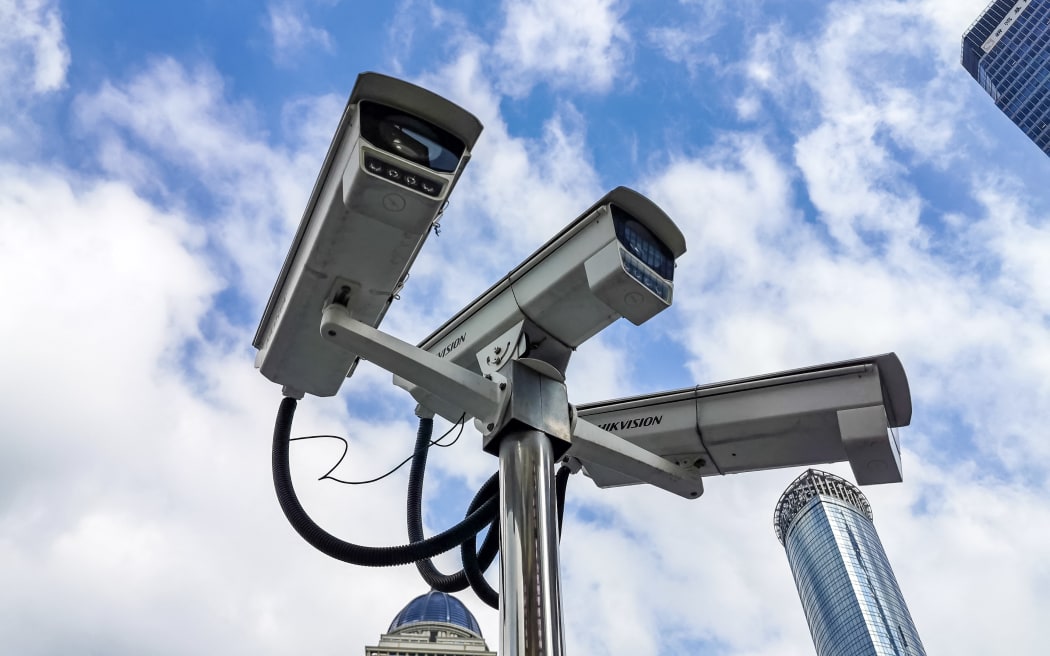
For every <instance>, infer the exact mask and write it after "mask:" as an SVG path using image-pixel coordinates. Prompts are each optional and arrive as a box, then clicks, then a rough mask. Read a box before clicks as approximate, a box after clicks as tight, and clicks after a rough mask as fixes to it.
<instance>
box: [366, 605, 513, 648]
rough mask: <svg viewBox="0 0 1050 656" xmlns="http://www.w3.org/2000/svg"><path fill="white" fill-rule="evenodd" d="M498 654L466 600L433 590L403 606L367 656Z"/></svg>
mask: <svg viewBox="0 0 1050 656" xmlns="http://www.w3.org/2000/svg"><path fill="white" fill-rule="evenodd" d="M453 654H473V655H476V656H496V652H494V651H489V648H488V645H486V644H485V639H484V638H483V637H482V636H481V627H480V626H479V625H478V621H477V620H476V619H474V615H473V614H471V612H470V611H469V610H467V607H466V606H464V605H463V602H462V601H460V600H459V599H456V598H455V597H453V596H452V595H450V594H446V593H444V592H438V591H437V590H431V591H430V592H428V593H426V594H422V595H420V596H418V597H416V598H415V599H413V600H412V601H410V602H408V604H407V605H406V606H405V607H404V608H402V609H401V612H399V613H398V614H397V615H396V616H395V617H394V620H393V621H392V622H391V623H390V628H388V629H387V631H386V633H384V634H383V635H381V636H379V644H378V645H375V646H371V647H365V656H451V655H453Z"/></svg>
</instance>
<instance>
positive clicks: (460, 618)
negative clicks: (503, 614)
mask: <svg viewBox="0 0 1050 656" xmlns="http://www.w3.org/2000/svg"><path fill="white" fill-rule="evenodd" d="M419 622H445V623H447V624H455V625H456V626H461V627H463V628H464V629H467V630H468V631H471V632H473V633H476V634H477V635H478V636H480V635H481V627H480V626H478V621H477V620H476V619H474V616H473V615H471V614H470V611H469V610H467V607H466V606H464V605H463V602H462V601H460V600H459V599H456V598H455V597H453V596H452V595H450V594H446V593H444V592H438V591H437V590H431V591H430V592H428V593H426V594H424V595H419V596H418V597H416V598H415V599H413V600H412V601H410V602H408V605H407V606H405V607H404V608H402V609H401V612H400V613H398V614H397V617H395V618H394V621H393V622H391V623H390V628H389V629H387V633H391V632H392V631H394V630H395V629H398V628H401V627H403V626H406V625H408V624H417V623H419Z"/></svg>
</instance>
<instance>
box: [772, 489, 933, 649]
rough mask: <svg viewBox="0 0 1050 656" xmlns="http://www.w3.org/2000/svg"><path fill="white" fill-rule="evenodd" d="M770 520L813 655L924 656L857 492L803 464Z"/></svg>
mask: <svg viewBox="0 0 1050 656" xmlns="http://www.w3.org/2000/svg"><path fill="white" fill-rule="evenodd" d="M773 522H774V526H775V528H776V532H777V538H779V539H780V543H781V544H782V545H784V550H785V551H786V552H787V557H788V563H790V564H791V573H792V574H793V575H794V577H795V585H796V586H797V587H798V596H799V598H800V599H801V600H802V609H803V611H805V613H806V621H807V622H809V632H810V635H812V636H813V645H814V646H815V647H816V648H817V656H925V654H926V650H925V649H923V646H922V641H921V640H919V633H918V631H916V630H915V624H914V623H913V622H912V619H911V614H910V613H909V612H908V606H907V605H906V604H905V603H904V596H903V595H901V590H900V587H899V586H898V585H897V579H896V578H894V576H893V569H892V568H891V567H890V561H889V560H888V559H887V558H886V552H885V551H884V550H883V548H882V542H881V541H879V535H878V533H876V532H875V525H874V524H873V523H872V516H871V506H870V505H868V500H867V499H866V498H864V495H863V494H861V491H860V490H858V489H857V488H856V487H855V486H854V485H853V484H851V483H850V482H849V481H846V480H843V479H841V478H839V477H838V476H834V475H832V474H829V473H827V472H822V471H817V470H815V469H809V470H807V471H806V472H805V473H804V474H802V475H801V476H799V477H798V478H796V479H795V480H794V481H793V482H792V483H791V485H789V486H788V488H787V490H785V491H784V494H783V495H781V497H780V501H778V502H777V508H776V511H775V512H774V514H773Z"/></svg>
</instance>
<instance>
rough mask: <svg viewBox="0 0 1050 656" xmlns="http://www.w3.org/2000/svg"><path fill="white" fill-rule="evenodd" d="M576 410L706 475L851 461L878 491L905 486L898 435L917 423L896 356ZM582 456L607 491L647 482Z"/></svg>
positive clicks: (583, 417)
mask: <svg viewBox="0 0 1050 656" xmlns="http://www.w3.org/2000/svg"><path fill="white" fill-rule="evenodd" d="M576 412H577V417H578V419H577V421H585V422H589V423H590V424H593V425H595V426H597V427H598V428H600V429H602V430H604V431H608V432H611V433H613V434H615V435H618V436H620V437H622V438H624V439H625V440H627V441H628V442H631V443H633V444H635V445H637V446H640V447H642V448H644V449H646V450H647V451H649V452H652V453H655V454H657V455H659V456H662V457H663V458H665V459H667V460H669V461H671V462H672V463H675V464H677V465H679V466H681V467H683V468H686V469H689V470H692V471H694V472H695V473H698V474H699V475H701V476H713V475H718V474H732V473H737V472H745V471H755V470H759V469H773V468H778V467H792V466H808V465H815V464H822V463H829V462H840V461H843V460H848V461H849V463H850V466H851V467H852V469H853V473H854V475H855V476H856V478H857V482H858V483H859V484H861V485H871V484H877V483H897V482H900V481H901V480H902V473H901V461H900V442H899V439H898V436H897V430H896V429H897V428H898V427H900V426H907V425H908V424H909V423H910V422H911V394H910V392H909V390H908V379H907V377H906V375H905V373H904V368H903V367H902V366H901V363H900V360H899V359H898V358H897V356H896V355H895V354H893V353H888V354H885V355H878V356H874V357H870V358H862V359H857V360H849V361H846V362H837V363H833V364H826V365H821V366H817V367H808V368H805V369H796V370H793V371H787V372H783V373H776V374H767V375H764V376H756V377H754V378H747V379H743V380H735V381H730V382H725V383H716V384H712V385H702V386H699V387H694V388H688V389H683V390H677V391H671V392H662V393H658V394H651V395H646V396H638V397H633V398H628V399H619V400H614V401H606V402H601V403H589V404H586V405H581V406H579V407H577V408H576ZM584 437H586V436H584ZM573 439H574V440H575V439H576V435H575V433H574V437H573ZM569 455H570V456H571V455H573V452H572V449H570V451H569ZM581 460H583V467H584V470H585V471H586V473H587V474H588V475H589V476H590V477H591V478H592V479H594V481H595V483H596V484H597V485H598V486H599V487H611V486H616V485H630V484H634V483H640V482H646V481H640V480H638V479H637V478H635V477H631V476H628V475H625V474H624V473H623V472H621V471H617V469H616V468H613V467H609V466H608V465H607V463H603V464H598V463H588V462H587V461H586V460H585V459H583V458H581Z"/></svg>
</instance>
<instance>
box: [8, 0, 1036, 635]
mask: <svg viewBox="0 0 1050 656" xmlns="http://www.w3.org/2000/svg"><path fill="white" fill-rule="evenodd" d="M985 4H986V3H985V2H984V0H910V1H897V0H867V1H865V2H860V1H847V0H824V1H820V2H817V1H802V2H786V1H779V0H767V1H765V2H761V1H758V0H740V1H737V2H730V1H729V0H707V1H701V0H680V1H671V0H662V1H660V2H645V3H642V2H634V3H631V2H626V1H623V0H619V1H618V0H503V1H502V2H476V1H468V0H458V1H453V2H437V1H433V2H427V1H422V0H420V1H414V0H406V1H403V2H391V3H358V2H345V1H344V2H339V1H337V0H317V1H309V0H286V1H283V2H272V3H255V2H216V1H214V0H206V1H203V2H181V3H177V4H176V3H141V2H101V1H98V0H82V1H79V2H75V3H60V2H53V1H48V0H0V117H3V118H2V119H0V301H2V306H0V307H3V310H2V311H0V338H2V341H0V343H3V344H4V345H5V348H3V349H2V350H0V370H2V371H3V372H4V376H3V380H4V394H3V395H2V396H0V413H2V416H3V417H4V419H5V430H4V440H3V444H4V445H5V446H6V447H7V448H6V452H5V455H4V457H3V458H2V459H0V635H3V636H4V643H5V649H7V650H9V651H10V652H11V653H18V654H54V653H71V652H75V653H100V654H101V653H105V654H123V653H128V654H132V653H134V654H139V653H155V654H185V653H228V654H239V653H253V654H287V653H302V652H306V651H310V652H312V653H317V654H329V653H331V654H335V653H347V652H350V653H353V652H354V651H356V650H360V649H362V647H363V645H364V644H366V643H372V641H374V640H375V639H376V637H377V636H378V634H379V632H380V631H381V630H383V629H385V628H386V626H387V625H388V624H389V621H390V618H392V617H393V616H394V615H395V614H396V613H397V611H398V610H399V609H400V608H401V607H402V606H403V604H404V603H405V602H407V601H408V600H409V599H410V598H411V597H413V596H415V595H416V594H418V593H420V592H422V591H423V584H422V583H421V582H420V581H419V580H418V578H417V575H416V573H415V571H414V569H413V568H410V567H403V568H393V569H384V570H369V569H363V568H355V567H351V566H348V565H344V564H341V563H338V562H335V561H331V560H329V559H327V558H326V557H324V556H322V555H320V554H318V553H316V552H314V551H313V550H312V549H311V548H310V547H308V546H307V545H306V544H305V543H303V542H301V541H300V540H299V538H298V536H296V535H295V534H294V533H293V532H292V530H291V529H290V528H289V527H288V526H287V524H286V522H285V520H284V518H283V516H282V515H281V513H280V510H279V508H278V506H277V504H276V501H275V499H274V496H273V492H272V489H271V482H270V472H269V436H270V432H271V430H272V421H273V416H274V414H275V412H276V407H277V403H278V401H279V399H280V390H279V389H278V388H277V386H275V385H273V384H272V383H270V382H269V381H267V380H265V379H264V378H263V377H262V376H260V375H259V374H258V372H256V371H255V370H254V369H253V366H252V362H253V359H254V351H253V349H252V348H251V339H252V335H253V333H254V330H255V327H256V323H257V321H258V317H259V316H260V314H261V311H262V308H263V306H264V304H265V301H266V298H267V296H268V294H269V292H270V288H271V286H272V285H273V282H274V280H275V278H276V275H277V272H278V271H279V269H280V265H281V262H282V259H283V257H284V254H285V251H286V249H287V247H288V244H289V243H290V240H291V235H292V233H293V232H294V229H295V227H296V225H297V224H298V221H299V218H300V216H301V213H302V210H303V207H304V205H305V203H306V200H307V197H308V195H309V192H310V189H311V187H312V185H313V182H314V178H315V176H316V174H317V170H318V168H319V167H320V164H321V161H322V159H323V157H324V153H325V151H326V148H327V146H328V142H329V140H330V139H331V135H332V132H333V130H334V128H335V125H336V123H337V122H338V119H339V114H340V112H341V110H342V107H343V104H344V103H345V101H346V97H347V95H348V94H349V91H350V88H351V87H352V85H353V81H354V79H355V77H356V75H357V74H358V73H359V72H362V71H368V70H375V71H379V72H384V73H388V74H392V75H397V76H400V77H403V78H405V79H408V80H411V81H414V82H416V83H419V84H422V85H424V86H426V87H428V88H430V89H432V90H434V91H436V92H438V93H440V94H441V95H444V96H446V97H448V98H450V99H452V100H454V101H455V102H457V103H458V104H460V105H461V106H463V107H464V108H466V109H467V110H469V111H471V112H473V113H474V114H475V115H477V116H478V117H479V118H480V119H481V121H482V123H483V124H484V125H485V130H484V132H483V133H482V135H481V138H480V139H479V141H478V143H477V146H476V148H475V150H474V153H473V160H472V162H471V164H470V165H469V166H468V168H467V172H466V174H465V176H464V177H463V179H462V180H461V182H460V183H459V185H458V186H457V188H456V190H455V192H454V193H453V196H452V199H451V204H450V206H449V208H448V211H447V212H446V215H445V218H444V219H443V220H442V226H443V229H442V233H441V236H440V237H436V238H431V239H430V240H428V242H427V244H426V247H425V248H424V251H423V253H422V255H421V256H420V258H419V260H418V261H417V263H416V264H415V266H414V268H413V271H412V278H411V280H410V282H409V285H408V286H407V287H406V289H405V291H404V292H403V294H402V300H401V301H400V302H398V303H396V304H395V305H394V306H393V308H392V309H391V311H390V312H389V314H388V316H387V318H386V320H385V322H384V324H383V328H384V329H385V330H388V331H390V332H391V333H393V334H396V335H398V336H400V337H403V338H404V339H407V340H410V341H416V340H418V339H420V338H421V337H423V336H425V335H426V334H428V333H429V332H430V331H431V329H432V328H433V327H435V326H437V325H438V324H439V323H440V322H441V321H443V320H444V319H445V318H447V317H448V316H449V315H450V314H451V313H452V312H454V311H456V310H457V309H459V308H460V307H462V306H463V305H464V304H465V303H466V302H468V301H469V300H471V299H472V298H474V297H475V296H476V295H477V294H478V293H479V292H481V291H483V290H484V289H485V288H487V286H488V285H489V284H491V282H493V281H494V280H496V279H497V278H498V277H499V276H501V275H502V274H503V273H504V272H505V271H506V270H507V269H508V268H509V267H510V266H512V265H514V264H516V263H517V262H518V261H519V260H520V259H521V258H522V257H523V256H524V255H526V254H528V253H529V252H531V251H532V250H534V249H535V248H536V247H537V246H538V245H539V244H541V243H543V242H544V241H546V239H547V238H548V237H549V236H550V235H551V234H553V233H554V232H555V231H556V230H557V229H559V228H560V227H562V226H563V225H564V224H565V223H566V222H567V221H568V220H570V219H571V218H573V217H575V216H577V215H578V214H579V212H580V211H582V210H583V209H585V208H586V207H588V206H589V205H591V204H592V203H593V202H594V200H595V199H597V198H598V197H600V196H601V195H602V194H603V193H604V192H606V191H608V190H609V189H611V188H613V187H615V186H617V185H621V184H622V185H627V186H631V187H633V188H635V189H638V190H639V191H642V192H643V193H645V194H646V195H648V196H650V197H651V198H652V199H653V200H655V201H656V202H657V203H658V204H659V205H660V206H661V207H663V208H664V209H665V210H666V211H667V213H668V214H669V215H670V216H671V217H672V218H673V219H674V220H675V221H676V223H678V225H679V226H680V228H681V229H682V231H683V232H684V234H685V236H686V239H687V242H688V246H689V251H688V252H687V253H686V255H685V256H684V257H683V258H682V259H681V260H680V261H679V267H678V270H677V273H676V281H677V286H676V290H675V304H674V306H673V307H672V308H671V309H669V310H668V311H666V312H664V313H662V314H660V315H659V316H657V317H656V318H654V319H653V320H652V321H650V322H648V323H647V324H646V325H644V326H642V327H634V326H631V325H629V324H626V323H625V322H620V323H617V324H615V325H614V326H612V327H610V328H609V329H607V330H606V331H604V332H603V333H602V334H601V335H600V336H598V337H596V338H594V339H592V340H591V341H590V342H588V343H587V344H586V345H584V346H583V347H582V348H581V349H580V350H579V352H578V353H577V354H576V355H575V356H574V358H573V363H572V365H571V366H570V369H569V373H568V384H569V394H570V400H572V401H573V402H577V403H580V402H585V401H592V400H598V399H603V398H610V397H615V396H622V395H625V394H630V393H641V392H649V391H658V390H662V389H670V388H677V387H683V386H687V385H691V384H695V383H707V382H714V381H718V380H723V379H728V378H735V377H741V376H748V375H755V374H759V373H765V372H771V371H777V370H781V369H787V368H793V367H800V366H807V365H811V364H817V363H821V362H827V361H835V360H841V359H847V358H852V357H859V356H864V355H871V354H875V353H882V352H887V351H895V352H897V353H898V354H899V356H900V358H901V360H902V362H903V363H904V366H905V368H906V370H907V372H908V376H909V381H910V384H911V389H912V395H913V401H914V408H915V411H914V415H913V421H912V425H911V426H910V427H908V428H905V429H902V431H901V440H902V445H903V448H904V471H905V482H904V483H903V484H900V485H893V486H880V487H869V488H866V489H865V490H864V491H865V493H866V494H867V496H868V498H869V500H870V501H871V504H872V507H873V511H874V514H875V522H876V527H877V528H878V530H879V533H880V535H881V536H882V539H883V542H884V544H885V546H886V550H887V552H888V554H889V557H890V560H891V562H892V563H893V565H894V567H895V570H896V573H897V576H898V579H899V581H900V584H901V587H902V589H903V591H904V594H905V597H906V599H907V601H908V603H909V606H910V608H911V611H912V614H913V616H914V618H915V622H916V625H917V627H918V629H919V632H920V634H921V635H922V638H923V641H924V643H925V645H926V647H927V651H928V652H929V653H949V654H987V653H1011V654H1022V653H1040V652H1041V651H1043V648H1044V642H1045V639H1044V635H1043V634H1044V633H1045V631H1044V629H1043V627H1042V621H1043V618H1045V617H1047V616H1048V614H1050V592H1048V590H1050V585H1048V583H1050V570H1048V568H1047V564H1046V554H1047V553H1050V530H1048V529H1047V528H1046V527H1047V526H1050V494H1048V473H1050V446H1048V444H1050V441H1048V440H1047V428H1046V427H1047V426H1048V425H1050V383H1048V382H1047V381H1050V330H1048V327H1050V326H1048V323H1050V321H1048V317H1050V286H1048V285H1047V283H1046V281H1047V280H1050V257H1048V256H1047V255H1046V254H1047V253H1048V252H1050V223H1048V220H1047V217H1048V216H1050V184H1047V181H1048V180H1050V158H1047V157H1046V156H1045V155H1044V154H1043V153H1041V152H1040V151H1039V150H1038V149H1037V148H1036V147H1035V146H1034V145H1033V144H1032V143H1031V142H1029V141H1028V140H1027V138H1026V137H1025V136H1024V135H1023V134H1022V133H1021V132H1020V131H1019V130H1018V129H1017V128H1016V127H1014V126H1013V125H1012V124H1011V123H1010V122H1009V121H1008V120H1007V119H1006V118H1005V117H1003V116H1002V115H1001V114H1000V113H999V112H998V110H996V109H995V108H994V106H993V105H992V103H991V101H990V99H989V98H987V96H986V95H985V94H984V93H983V91H982V90H981V89H980V88H979V87H978V86H977V85H976V84H975V83H974V82H973V80H972V79H971V78H970V77H969V76H968V75H967V74H966V73H965V71H964V70H963V69H962V67H961V66H960V65H959V62H958V57H959V44H960V38H961V35H962V33H963V31H964V30H965V29H966V27H967V26H968V25H969V23H970V22H971V21H972V20H973V19H974V18H976V16H977V15H978V14H979V12H980V11H981V10H982V9H983V8H984V5H985ZM413 407H414V402H413V401H412V400H411V398H410V397H408V396H407V395H406V394H405V393H404V392H402V391H401V390H399V389H397V388H395V387H393V386H392V385H391V384H390V379H389V375H388V374H385V373H384V372H382V371H379V370H378V369H376V368H374V367H371V366H362V367H361V369H360V370H359V371H358V373H357V374H355V376H354V377H353V378H352V379H351V380H350V381H348V382H347V383H346V384H345V385H344V386H343V390H342V392H341V393H340V395H339V396H338V397H336V398H334V399H315V398H309V399H307V400H306V401H305V402H304V403H303V404H301V407H300V412H299V415H298V416H297V418H296V419H297V422H296V427H295V432H296V433H298V434H306V433H313V432H330V433H339V434H342V435H346V436H348V438H349V439H350V453H349V456H348V459H347V461H346V462H345V463H344V464H343V465H342V466H341V468H340V471H339V472H338V474H339V475H340V476H342V477H344V478H368V477H371V476H374V475H376V474H378V473H381V472H382V471H385V469H386V468H387V467H388V466H390V465H392V464H394V463H396V462H398V461H400V459H401V458H402V457H403V456H404V455H407V453H409V452H410V451H411V444H412V440H413V437H414V432H415V427H414V422H413V417H412V410H413ZM478 446H479V441H478V436H477V434H476V433H473V432H470V431H468V434H467V435H466V436H465V438H464V439H463V440H461V441H460V443H458V444H457V445H456V446H455V447H453V448H452V449H448V450H442V451H440V452H437V453H434V454H433V455H432V456H431V458H430V471H429V476H428V481H427V490H426V495H427V496H426V498H427V508H426V521H427V529H428V531H430V532H433V531H437V530H440V529H441V528H443V527H444V526H445V525H447V523H448V522H450V521H452V519H453V518H454V517H456V516H457V515H459V514H460V513H461V512H462V509H463V508H464V507H465V506H466V504H467V502H468V500H469V496H470V494H471V491H472V490H473V489H476V487H477V486H478V485H480V483H481V482H482V481H483V480H484V479H485V478H486V477H487V476H488V475H489V474H490V473H491V471H493V470H494V465H495V463H494V461H493V460H492V458H491V456H488V455H485V454H483V453H482V452H481V451H480V449H479V448H478ZM340 451H341V447H340V445H339V444H338V443H337V442H332V443H330V444H326V443H324V442H323V441H309V442H300V443H297V444H296V446H295V447H294V448H293V466H294V467H295V468H296V481H297V486H298V489H299V491H300V494H301V496H302V497H303V499H304V503H305V504H306V505H307V507H308V508H309V509H310V511H311V512H312V513H313V514H314V515H315V517H316V518H317V519H318V521H320V522H321V523H322V524H323V525H325V526H326V527H328V528H329V529H330V530H331V531H332V532H334V533H337V534H339V535H341V536H344V537H346V538H347V539H350V540H354V541H358V542H365V543H371V544H393V543H398V542H401V541H403V540H404V528H403V512H404V510H403V504H404V501H403V494H404V484H405V478H404V477H403V476H402V477H393V478H392V479H390V480H387V481H384V482H382V483H378V484H376V485H374V486H370V487H365V488H360V489H358V488H354V489H347V488H343V487H341V486H338V485H335V484H331V483H330V482H327V481H326V482H316V481H314V480H313V479H315V478H316V477H317V476H319V475H320V474H321V473H323V472H324V471H326V470H327V468H328V467H329V466H330V465H331V463H333V462H334V460H335V459H336V458H338V455H339V453H340ZM829 469H830V470H831V471H833V472H835V473H838V474H841V475H844V476H846V477H848V478H852V476H851V474H850V473H849V469H848V467H845V466H842V465H836V466H831V467H829ZM798 473H799V472H798V471H796V470H781V471H772V472H763V473H759V474H748V475H738V476H732V477H727V478H723V479H711V480H708V481H707V485H706V492H705V494H704V496H703V497H702V498H701V499H699V500H697V501H693V502H686V501H683V500H680V499H677V498H673V497H669V496H668V495H667V494H666V493H662V492H660V491H658V490H655V489H643V488H633V489H620V490H598V489H596V488H594V486H593V485H591V484H590V482H589V481H587V480H586V479H584V478H582V477H574V478H573V480H572V481H571V482H570V488H569V503H568V509H567V516H568V523H567V526H566V532H565V539H564V541H563V584H564V592H563V598H564V605H565V614H566V623H567V641H568V650H569V651H570V652H572V653H588V654H611V653H634V654H657V653H693V654H711V655H718V656H723V655H725V656H745V655H746V656H759V655H774V654H776V655H780V656H782V655H792V654H797V655H803V654H811V653H812V649H813V648H812V643H811V641H810V638H809V635H808V631H807V629H806V626H805V620H804V617H803V615H802V611H801V607H800V605H799V602H798V598H797V594H796V593H795V589H794V585H793V583H792V580H791V575H790V572H789V570H788V566H787V561H786V558H785V556H784V553H783V549H782V548H781V547H780V545H779V543H778V542H777V540H776V537H775V536H774V533H773V529H772V522H771V520H772V512H773V506H774V504H775V503H776V500H777V498H778V496H779V494H780V492H781V491H782V490H783V488H784V487H785V486H786V485H787V484H788V483H789V482H790V481H791V480H792V479H793V478H794V477H795V476H796V475H797V474H798ZM443 564H444V565H445V567H446V568H449V567H450V562H444V563H443ZM461 598H463V600H464V601H465V602H466V603H468V605H470V607H471V608H472V609H473V610H474V611H475V614H476V615H477V617H478V620H479V622H480V623H481V626H482V628H483V630H484V632H485V635H486V637H487V639H488V641H489V645H490V646H495V645H496V644H497V641H498V639H497V636H498V626H497V617H496V613H495V612H493V611H491V610H489V609H487V608H486V607H484V606H483V605H482V604H480V603H479V602H477V601H476V600H474V599H472V598H471V596H470V595H469V594H467V593H463V594H462V595H461Z"/></svg>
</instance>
